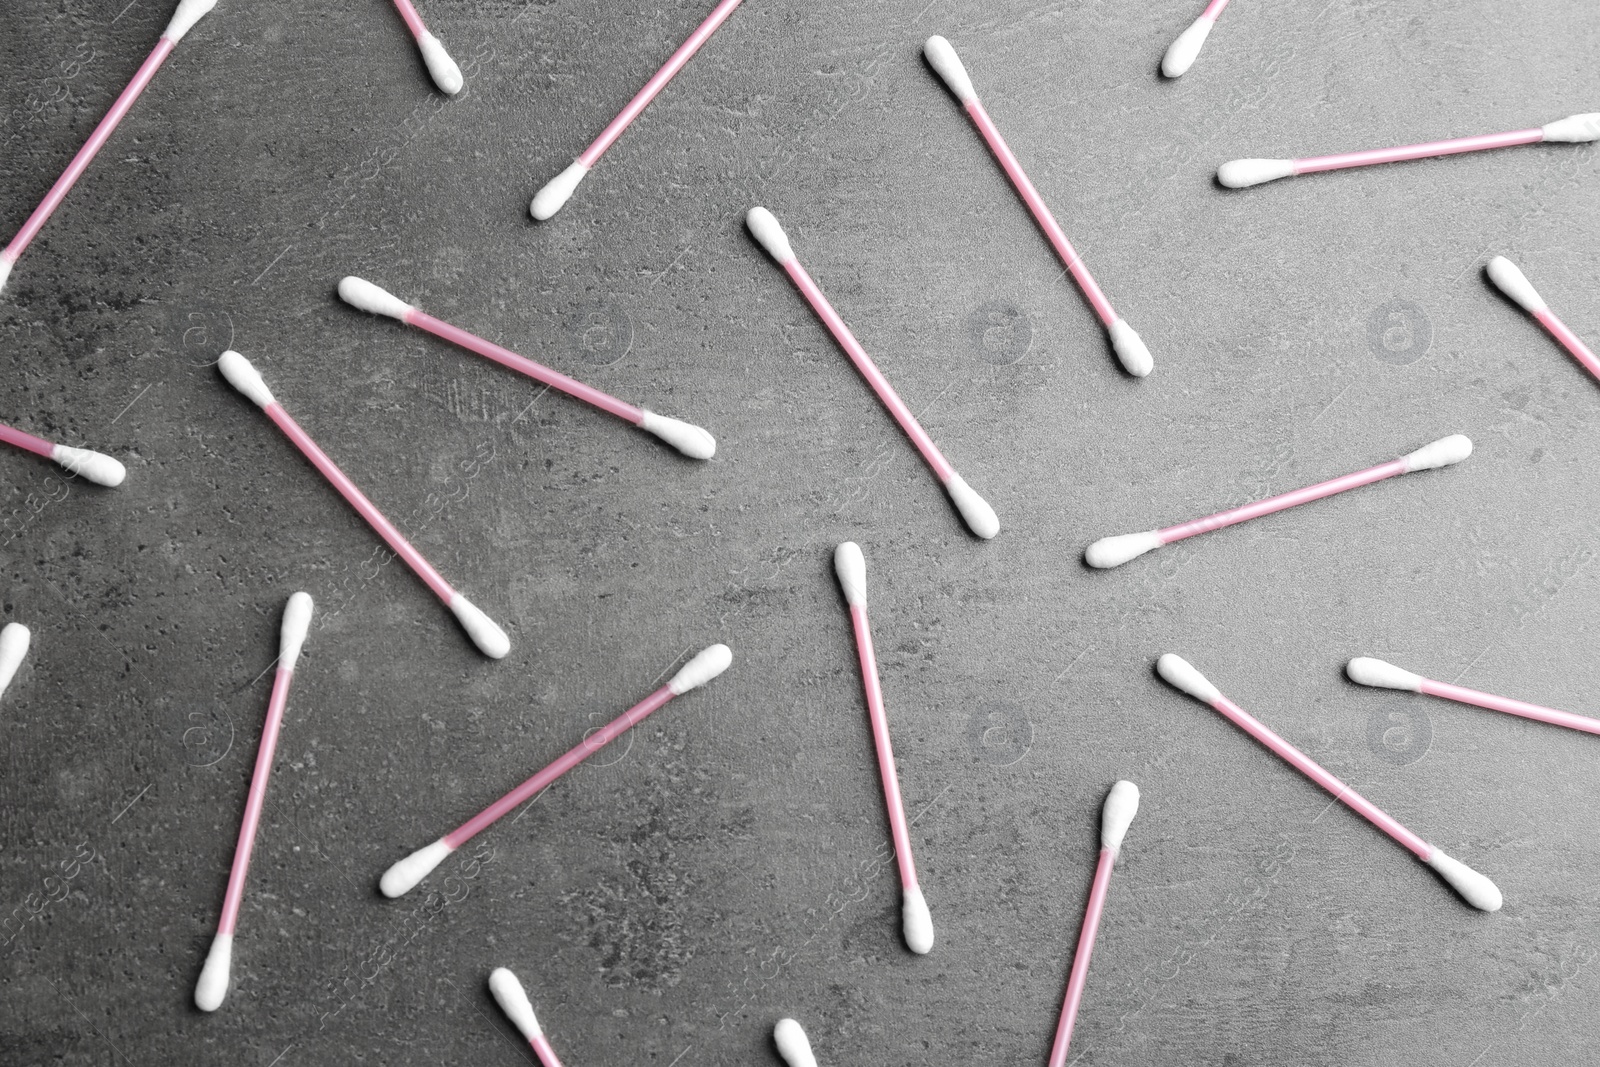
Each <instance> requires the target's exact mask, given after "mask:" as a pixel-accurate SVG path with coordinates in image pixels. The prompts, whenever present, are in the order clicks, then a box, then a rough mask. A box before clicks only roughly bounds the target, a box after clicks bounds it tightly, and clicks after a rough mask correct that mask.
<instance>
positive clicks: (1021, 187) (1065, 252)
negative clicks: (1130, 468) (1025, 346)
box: [922, 36, 1155, 378]
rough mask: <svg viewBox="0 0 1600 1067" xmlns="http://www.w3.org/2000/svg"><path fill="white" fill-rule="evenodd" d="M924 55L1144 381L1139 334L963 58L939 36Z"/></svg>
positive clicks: (1125, 365)
mask: <svg viewBox="0 0 1600 1067" xmlns="http://www.w3.org/2000/svg"><path fill="white" fill-rule="evenodd" d="M922 54H923V55H925V56H926V57H927V59H928V65H929V66H931V67H932V68H933V69H934V70H935V71H936V72H937V73H938V75H939V77H940V78H942V79H944V83H945V85H946V86H948V87H949V89H950V91H951V92H952V93H954V94H955V96H956V98H957V99H958V100H960V101H961V106H962V107H963V108H965V109H966V112H967V115H968V116H969V117H971V119H972V121H973V124H974V125H976V126H977V127H978V132H979V133H981V134H982V135H983V139H984V141H985V142H987V143H988V145H989V150H990V151H991V152H993V153H994V157H995V159H996V160H998V161H999V163H1000V168H1001V169H1002V170H1004V171H1005V172H1006V177H1007V178H1010V179H1011V184H1012V185H1014V186H1016V189H1017V194H1018V195H1019V196H1021V197H1022V202H1023V203H1024V204H1026V205H1027V206H1028V210H1029V211H1030V212H1032V213H1033V217H1034V220H1035V221H1036V222H1037V223H1038V224H1039V228H1040V229H1042V230H1043V231H1044V235H1045V238H1046V239H1047V240H1049V242H1050V246H1051V247H1052V248H1054V249H1055V252H1056V255H1057V256H1059V257H1060V259H1061V262H1062V265H1064V266H1065V267H1066V268H1067V270H1068V272H1070V273H1071V274H1072V278H1073V280H1074V281H1076V282H1077V283H1078V288H1080V289H1082V290H1083V295H1084V297H1085V298H1087V299H1088V301H1089V305H1090V306H1091V307H1093V308H1094V313H1095V314H1096V315H1097V316H1099V318H1100V324H1101V325H1102V326H1104V327H1105V328H1106V332H1107V333H1108V334H1109V335H1110V338H1111V348H1112V350H1113V351H1115V352H1116V354H1117V359H1118V360H1119V361H1120V362H1121V363H1122V369H1123V370H1125V371H1127V372H1128V373H1129V374H1131V375H1133V376H1134V377H1136V378H1143V377H1144V376H1145V375H1147V374H1149V373H1150V371H1151V369H1152V368H1153V367H1154V366H1155V361H1154V360H1153V359H1151V358H1150V349H1149V348H1147V347H1145V343H1144V341H1143V339H1141V338H1140V337H1139V333H1138V331H1137V330H1135V329H1134V328H1133V327H1132V326H1129V325H1128V323H1127V321H1126V320H1125V319H1123V318H1122V317H1121V316H1120V315H1118V314H1117V312H1116V309H1115V308H1113V307H1112V306H1111V301H1109V300H1107V299H1106V294H1105V293H1103V292H1101V291H1100V286H1099V285H1098V284H1096V282H1095V280H1094V277H1093V276H1092V275H1090V273H1089V268H1088V266H1087V265H1086V264H1085V263H1084V262H1083V257H1082V256H1080V255H1078V250H1077V249H1075V248H1073V247H1072V242H1071V241H1069V240H1067V235H1066V232H1065V231H1064V230H1062V229H1061V225H1060V223H1058V222H1056V217H1055V216H1054V215H1053V214H1051V212H1050V208H1049V207H1047V206H1046V205H1045V202H1044V198H1043V197H1041V196H1040V195H1039V190H1037V189H1035V188H1034V187H1033V182H1032V181H1030V180H1029V179H1028V175H1027V173H1026V172H1025V171H1024V170H1023V169H1022V164H1021V163H1019V162H1017V157H1016V156H1015V155H1014V154H1013V153H1012V151H1011V148H1010V147H1009V146H1008V145H1007V144H1006V142H1005V138H1003V137H1001V136H1000V128H999V127H998V126H996V125H995V124H994V120H993V119H991V118H990V117H989V113H988V112H987V111H985V110H984V109H983V104H982V103H981V102H980V101H979V100H978V91H977V90H976V89H974V88H973V87H972V79H971V78H970V77H968V76H967V68H966V67H964V66H963V65H962V63H961V57H960V56H958V55H956V50H955V48H954V47H953V46H952V45H951V44H950V42H949V41H947V40H945V39H944V38H943V37H938V36H934V37H929V38H928V41H927V43H926V44H925V45H923V46H922Z"/></svg>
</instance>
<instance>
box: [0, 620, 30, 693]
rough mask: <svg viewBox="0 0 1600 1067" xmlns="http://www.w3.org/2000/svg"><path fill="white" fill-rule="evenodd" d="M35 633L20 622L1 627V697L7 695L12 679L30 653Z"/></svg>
mask: <svg viewBox="0 0 1600 1067" xmlns="http://www.w3.org/2000/svg"><path fill="white" fill-rule="evenodd" d="M32 639H33V634H32V633H31V632H30V631H29V630H28V628H27V627H26V626H24V625H22V624H21V623H20V622H8V623H6V625H5V628H4V629H0V697H3V696H5V695H6V688H7V687H8V686H9V685H10V684H11V679H13V678H15V677H16V676H17V669H18V668H20V667H21V666H22V661H23V659H24V658H26V657H27V655H28V644H29V642H30V641H31V640H32Z"/></svg>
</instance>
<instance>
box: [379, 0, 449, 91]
mask: <svg viewBox="0 0 1600 1067" xmlns="http://www.w3.org/2000/svg"><path fill="white" fill-rule="evenodd" d="M394 6H395V7H396V8H398V9H399V10H400V17H401V18H402V19H404V20H405V23H406V29H408V30H410V31H411V36H413V37H415V38H416V39H417V48H418V49H420V50H421V51H422V62H424V63H426V64H427V66H428V73H429V74H430V75H432V77H433V84H435V85H437V86H438V87H439V91H440V92H443V93H445V94H447V95H449V96H454V95H456V94H457V93H459V92H460V91H461V86H462V85H463V84H464V82H463V80H462V77H461V68H460V67H458V66H456V61H455V60H453V59H451V58H450V53H449V52H446V51H445V48H444V45H443V44H442V43H441V42H440V40H439V38H437V37H435V36H434V35H433V34H432V33H429V32H428V27H427V26H425V25H424V24H423V22H422V16H421V15H419V14H417V9H416V8H415V7H414V6H412V3H411V0H394Z"/></svg>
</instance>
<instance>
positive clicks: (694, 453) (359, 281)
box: [339, 277, 717, 459]
mask: <svg viewBox="0 0 1600 1067" xmlns="http://www.w3.org/2000/svg"><path fill="white" fill-rule="evenodd" d="M339 298H340V299H341V300H343V301H344V302H345V303H347V304H349V305H350V306H351V307H356V308H360V309H361V310H362V311H368V312H371V313H372V314H374V315H388V316H389V317H390V318H394V319H399V320H400V321H401V322H403V323H405V324H406V325H408V326H415V327H416V328H417V329H419V330H425V331H427V332H428V333H431V334H433V335H434V336H435V337H442V338H443V339H444V340H446V341H449V342H451V343H452V344H457V345H460V346H461V347H462V348H465V349H467V350H468V351H470V352H476V353H477V354H478V355H480V356H483V357H484V358H486V359H491V360H493V361H494V362H496V363H498V364H500V365H501V366H502V367H510V368H511V369H512V370H514V371H516V372H518V373H519V374H526V375H527V376H528V377H530V378H532V379H534V380H535V381H540V382H544V383H545V384H546V385H548V386H550V387H551V388H552V389H559V390H561V391H562V392H563V393H566V394H567V395H568V396H574V397H577V398H578V399H579V400H582V401H583V402H584V403H586V404H592V405H594V406H595V407H597V408H599V409H600V410H601V411H604V412H607V413H609V414H612V415H615V416H616V417H617V418H619V419H622V420H623V421H625V422H631V423H633V424H634V425H635V426H637V427H639V429H641V430H643V431H645V432H646V433H651V434H655V435H656V436H657V437H659V438H661V440H663V441H665V442H666V443H667V444H669V445H671V446H672V447H673V448H676V449H677V450H678V451H679V452H682V453H683V454H684V455H686V456H688V457H690V458H691V459H710V458H711V457H712V456H714V455H716V453H717V439H716V438H715V437H712V436H711V434H709V433H707V432H706V431H705V430H702V429H701V428H700V427H698V426H695V425H693V424H692V423H687V422H684V421H682V420H681V419H670V418H667V417H666V416H665V415H657V414H656V413H655V412H653V411H646V410H645V409H644V408H639V407H634V406H633V405H632V404H627V403H624V402H623V401H621V400H618V399H617V398H616V397H614V396H608V395H607V394H605V393H602V392H601V391H600V390H598V389H596V388H594V387H593V386H590V385H584V384H583V383H582V382H580V381H578V380H577V379H576V378H569V377H567V376H566V375H565V374H562V373H560V372H559V371H553V370H551V369H550V368H549V367H546V366H544V365H543V364H541V363H535V362H534V361H533V360H531V359H528V358H527V357H526V356H519V355H517V354H516V353H515V352H513V351H511V350H510V349H508V348H501V347H500V346H499V345H497V344H495V343H494V342H492V341H485V340H484V339H483V338H481V337H478V336H477V335H475V334H470V333H468V332H467V331H465V330H463V329H460V328H459V327H456V326H452V325H450V324H449V323H448V322H445V321H444V320H442V319H436V318H434V317H433V316H432V315H430V314H428V313H427V312H426V311H422V310H419V309H418V308H415V307H413V306H411V305H410V304H408V303H406V302H405V301H404V300H401V299H400V298H399V297H397V296H395V295H394V294H393V293H391V292H389V291H388V290H387V289H383V288H381V287H379V286H376V285H374V284H372V283H371V282H369V281H367V280H365V279H364V278H355V277H349V278H345V279H344V280H342V281H341V282H339Z"/></svg>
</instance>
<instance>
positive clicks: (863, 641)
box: [833, 541, 933, 955]
mask: <svg viewBox="0 0 1600 1067" xmlns="http://www.w3.org/2000/svg"><path fill="white" fill-rule="evenodd" d="M833 569H834V571H835V572H836V573H837V574H838V575H839V586H840V587H841V588H842V589H843V590H844V597H845V600H846V601H848V602H849V604H850V624H851V626H852V627H854V629H855V632H856V654H857V656H858V657H859V658H860V660H861V683H862V685H863V686H865V687H866V693H867V715H868V717H869V718H870V719H871V720H872V741H873V747H874V748H876V749H877V753H878V777H880V778H881V779H883V802H884V804H885V806H886V807H888V809H889V833H890V835H891V836H892V837H893V839H894V858H895V862H896V863H897V864H898V865H899V867H900V891H901V903H900V924H901V930H902V932H903V933H904V935H905V939H906V947H907V948H909V949H910V950H911V951H912V952H915V953H917V954H918V955H926V954H927V953H928V952H929V951H930V950H931V949H932V948H933V916H932V915H930V914H929V912H928V902H927V900H926V899H924V897H923V895H922V887H921V885H919V884H918V882H917V865H916V864H915V863H914V862H913V861H912V858H911V833H910V831H909V830H908V829H907V827H906V809H905V805H904V803H902V802H901V800H900V778H899V775H898V774H897V773H896V771H895V766H894V746H893V745H892V744H891V743H890V741H889V716H888V715H886V714H885V713H884V710H883V687H882V686H881V685H880V684H879V682H878V661H877V658H876V657H875V656H874V655H873V652H872V625H871V623H869V622H868V621H867V561H866V558H865V557H864V556H862V554H861V546H860V545H858V544H856V543H855V542H854V541H846V542H845V543H844V544H842V545H840V546H839V547H838V548H837V549H835V550H834V553H833Z"/></svg>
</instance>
